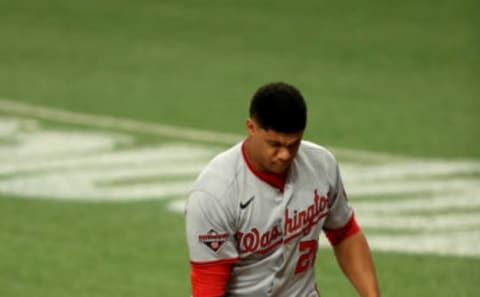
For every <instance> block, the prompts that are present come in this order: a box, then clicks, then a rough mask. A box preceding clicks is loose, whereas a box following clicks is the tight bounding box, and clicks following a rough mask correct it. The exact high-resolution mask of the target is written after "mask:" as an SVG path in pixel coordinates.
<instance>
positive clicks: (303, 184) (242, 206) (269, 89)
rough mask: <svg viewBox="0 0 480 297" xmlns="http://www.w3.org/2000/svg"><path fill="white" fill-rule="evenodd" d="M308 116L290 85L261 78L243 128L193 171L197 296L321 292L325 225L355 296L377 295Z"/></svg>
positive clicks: (334, 170) (332, 167)
mask: <svg viewBox="0 0 480 297" xmlns="http://www.w3.org/2000/svg"><path fill="white" fill-rule="evenodd" d="M306 118H307V110H306V104H305V101H304V98H303V96H302V95H301V93H300V92H299V91H298V90H297V89H296V88H295V87H293V86H291V85H289V84H286V83H281V82H280V83H270V84H267V85H265V86H262V87H260V88H259V89H258V90H257V91H256V93H255V94H254V96H253V98H252V101H251V103H250V116H249V118H248V119H247V121H246V127H247V130H248V135H247V137H246V138H245V139H244V140H243V141H242V142H240V143H238V144H237V145H235V146H233V147H232V148H230V149H228V150H227V151H225V152H223V153H221V154H219V155H218V156H216V157H215V158H214V159H213V160H212V161H210V163H209V164H208V165H207V166H206V168H205V169H204V170H203V171H202V172H201V174H200V175H199V177H198V179H197V180H196V182H195V184H194V186H193V189H192V191H191V193H190V196H189V199H188V202H187V206H186V233H187V241H188V247H189V252H190V263H191V274H190V276H191V286H192V295H193V296H194V297H219V296H251V297H260V296H275V297H296V296H298V297H314V296H317V297H318V296H320V293H319V290H318V289H317V286H316V283H315V273H314V264H315V256H316V253H317V248H318V240H319V235H320V232H322V231H324V232H325V233H326V236H327V238H328V240H329V241H330V243H331V245H332V246H333V249H334V252H335V256H336V258H337V261H338V263H339V265H340V267H341V269H342V270H343V272H344V274H345V275H346V276H347V278H348V279H349V280H350V282H351V283H352V285H353V286H354V287H355V289H356V290H357V291H358V293H359V295H360V296H379V295H380V294H379V289H378V285H377V279H376V275H375V269H374V265H373V261H372V257H371V254H370V250H369V247H368V244H367V241H366V239H365V237H364V235H363V234H362V232H361V229H360V227H359V226H358V224H357V222H356V220H355V216H354V212H353V210H352V208H351V206H350V205H349V203H348V201H347V196H346V194H345V190H344V187H343V183H342V179H341V176H340V172H339V168H338V165H337V162H336V160H335V158H334V156H333V155H332V154H331V153H330V152H329V151H328V150H326V149H325V148H323V147H321V146H319V145H317V144H314V143H311V142H308V141H304V140H302V136H303V131H304V129H305V126H306Z"/></svg>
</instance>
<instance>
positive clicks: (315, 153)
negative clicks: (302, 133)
mask: <svg viewBox="0 0 480 297" xmlns="http://www.w3.org/2000/svg"><path fill="white" fill-rule="evenodd" d="M298 155H299V156H300V157H301V158H304V159H306V161H307V162H321V163H324V164H327V165H335V164H336V163H337V161H336V158H335V156H334V154H333V153H332V152H331V151H330V150H329V149H327V148H326V147H324V146H322V145H319V144H317V143H314V142H311V141H308V140H302V142H301V144H300V148H299V150H298Z"/></svg>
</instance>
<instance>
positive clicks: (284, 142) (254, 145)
mask: <svg viewBox="0 0 480 297" xmlns="http://www.w3.org/2000/svg"><path fill="white" fill-rule="evenodd" d="M247 129H248V138H247V140H246V143H245V146H246V147H245V148H246V151H247V155H248V158H249V160H250V162H252V163H253V165H254V166H255V167H256V169H258V170H260V171H263V172H267V173H274V174H283V173H285V172H286V171H287V170H288V168H290V165H291V164H292V161H293V159H294V158H295V156H296V155H297V151H298V147H299V146H300V142H301V140H302V137H303V131H300V132H295V133H288V134H286V133H280V132H276V131H274V130H271V129H270V130H265V129H262V128H260V127H259V126H258V125H257V124H256V123H255V121H254V120H253V119H248V120H247Z"/></svg>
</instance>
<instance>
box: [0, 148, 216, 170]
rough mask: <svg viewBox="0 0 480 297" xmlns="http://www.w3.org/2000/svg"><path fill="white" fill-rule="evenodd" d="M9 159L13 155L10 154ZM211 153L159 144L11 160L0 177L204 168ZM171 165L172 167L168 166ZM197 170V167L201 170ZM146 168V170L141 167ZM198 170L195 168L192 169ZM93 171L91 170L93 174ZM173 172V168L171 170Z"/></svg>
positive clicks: (1, 165) (4, 165) (1, 164)
mask: <svg viewBox="0 0 480 297" xmlns="http://www.w3.org/2000/svg"><path fill="white" fill-rule="evenodd" d="M9 156H10V157H12V156H13V155H12V154H9ZM211 157H212V151H211V150H210V151H209V150H202V149H199V148H190V147H187V146H186V145H167V146H165V145H162V146H157V147H155V146H153V147H145V148H137V149H132V150H123V151H110V152H101V153H96V154H84V155H80V156H75V155H73V156H72V155H71V156H67V157H63V158H60V159H59V158H55V157H52V158H42V159H38V158H34V159H30V158H20V159H16V158H10V159H7V160H2V163H0V175H8V174H14V175H18V174H22V173H25V172H31V171H39V170H48V171H51V170H66V169H81V168H92V169H96V170H100V167H102V166H103V167H115V168H116V167H127V168H128V167H130V166H137V167H138V166H146V167H148V165H149V164H157V166H163V167H166V166H165V165H167V167H174V165H175V166H178V167H182V166H183V165H184V164H185V163H188V164H193V165H201V167H203V166H205V164H206V163H207V161H208V160H209V158H211ZM169 164H171V165H172V166H168V165H169ZM201 167H200V168H201ZM143 168H145V167H143ZM195 168H197V166H195ZM92 169H91V170H90V171H92ZM170 169H172V168H170Z"/></svg>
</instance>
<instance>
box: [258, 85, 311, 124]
mask: <svg viewBox="0 0 480 297" xmlns="http://www.w3.org/2000/svg"><path fill="white" fill-rule="evenodd" d="M250 117H251V118H253V119H254V120H255V122H256V123H257V124H258V125H259V126H260V127H261V128H262V129H265V130H270V129H272V130H274V131H276V132H281V133H295V132H300V131H303V130H305V127H306V125H307V105H306V103H305V99H304V98H303V96H302V94H301V93H300V91H299V90H298V89H297V88H295V87H294V86H292V85H289V84H287V83H284V82H273V83H268V84H266V85H263V86H261V87H260V88H259V89H258V90H257V91H256V92H255V94H254V95H253V97H252V100H251V102H250Z"/></svg>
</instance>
